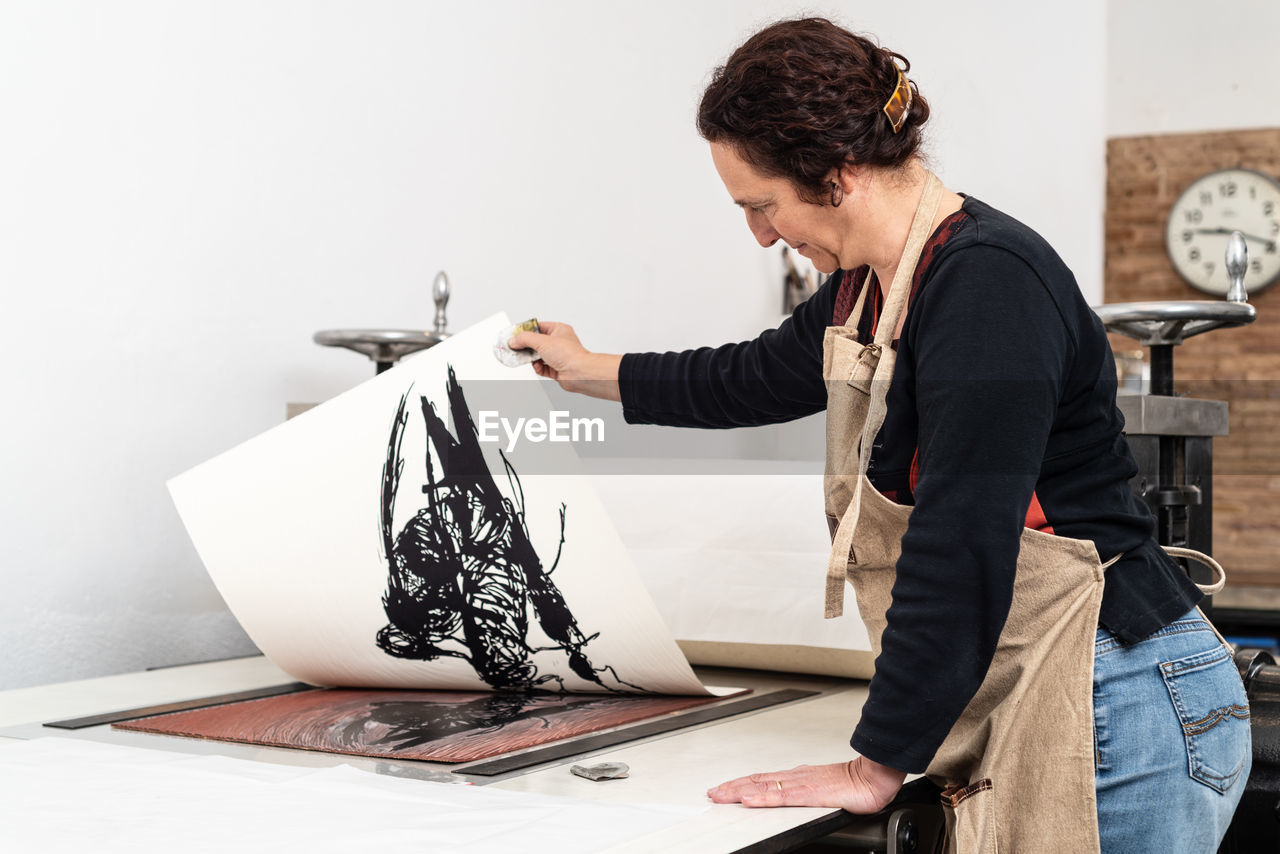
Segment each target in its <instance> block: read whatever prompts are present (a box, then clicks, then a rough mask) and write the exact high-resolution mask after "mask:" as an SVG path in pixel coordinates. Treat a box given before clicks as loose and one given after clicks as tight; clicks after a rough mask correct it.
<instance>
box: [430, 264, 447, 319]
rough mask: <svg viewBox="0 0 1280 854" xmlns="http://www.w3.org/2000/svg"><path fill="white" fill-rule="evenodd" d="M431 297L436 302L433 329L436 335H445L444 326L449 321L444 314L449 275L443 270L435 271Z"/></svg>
mask: <svg viewBox="0 0 1280 854" xmlns="http://www.w3.org/2000/svg"><path fill="white" fill-rule="evenodd" d="M431 299H433V300H435V304H436V319H435V327H434V331H435V333H436V334H437V335H445V334H447V333H446V332H445V327H446V326H448V324H449V321H448V320H447V319H446V318H445V316H444V309H445V306H447V305H448V304H449V277H448V276H447V275H446V274H445V272H444V270H441V271H440V272H439V273H436V280H435V281H434V282H432V284H431Z"/></svg>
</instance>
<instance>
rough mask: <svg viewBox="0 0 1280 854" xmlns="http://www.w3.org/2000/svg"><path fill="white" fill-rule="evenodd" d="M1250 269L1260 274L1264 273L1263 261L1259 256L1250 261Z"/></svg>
mask: <svg viewBox="0 0 1280 854" xmlns="http://www.w3.org/2000/svg"><path fill="white" fill-rule="evenodd" d="M1249 269H1250V270H1252V271H1253V272H1255V273H1257V274H1258V275H1259V276H1261V275H1262V262H1261V261H1259V260H1258V259H1257V258H1254V259H1253V260H1252V261H1250V262H1249Z"/></svg>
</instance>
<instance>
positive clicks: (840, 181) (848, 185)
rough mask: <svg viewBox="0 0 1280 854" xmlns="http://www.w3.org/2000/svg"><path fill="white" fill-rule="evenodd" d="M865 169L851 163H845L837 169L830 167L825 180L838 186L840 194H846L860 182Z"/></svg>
mask: <svg viewBox="0 0 1280 854" xmlns="http://www.w3.org/2000/svg"><path fill="white" fill-rule="evenodd" d="M865 172H866V170H865V169H863V168H862V167H860V166H855V165H854V164H852V163H845V164H844V165H843V166H841V167H840V168H839V169H832V170H831V174H830V175H828V176H827V180H828V181H830V182H831V183H833V184H835V185H836V186H837V187H839V188H840V192H841V194H842V195H848V194H849V193H851V192H853V190H854V189H855V188H857V187H858V185H859V184H860V183H861V182H862V179H863V176H864V174H865Z"/></svg>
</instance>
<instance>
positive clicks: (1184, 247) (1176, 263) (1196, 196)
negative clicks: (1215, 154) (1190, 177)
mask: <svg viewBox="0 0 1280 854" xmlns="http://www.w3.org/2000/svg"><path fill="white" fill-rule="evenodd" d="M1233 231H1239V232H1241V233H1242V234H1243V235H1244V240H1245V246H1246V247H1248V250H1249V264H1248V268H1247V270H1246V271H1245V276H1244V286H1245V290H1247V291H1248V292H1249V293H1250V294H1252V293H1254V292H1255V291H1260V290H1262V289H1263V288H1265V287H1267V286H1268V285H1270V284H1272V283H1273V282H1275V281H1276V280H1277V279H1280V251H1277V246H1276V243H1277V241H1280V182H1277V181H1276V179H1275V178H1272V177H1271V176H1270V175H1264V174H1263V173H1261V172H1254V171H1252V170H1250V169H1223V170H1222V171H1219V172H1210V173H1209V174H1208V175H1204V176H1202V177H1200V178H1198V179H1197V180H1196V181H1195V183H1193V184H1192V185H1191V186H1190V187H1187V189H1186V190H1184V191H1183V193H1182V195H1181V196H1179V197H1178V200H1177V201H1176V202H1174V203H1173V208H1172V210H1170V211H1169V222H1168V225H1167V226H1166V227H1165V248H1166V250H1167V251H1168V253H1169V260H1170V261H1171V262H1173V268H1174V269H1175V270H1177V271H1178V273H1179V274H1180V275H1181V276H1182V278H1184V279H1186V280H1187V283H1188V284H1190V285H1191V286H1192V287H1194V288H1197V289H1199V290H1202V291H1205V292H1206V293H1210V294H1214V295H1217V296H1222V295H1225V294H1226V292H1227V288H1228V287H1229V286H1230V284H1231V283H1230V281H1228V279H1227V265H1226V261H1225V258H1226V253H1227V239H1228V238H1229V237H1230V236H1231V232H1233Z"/></svg>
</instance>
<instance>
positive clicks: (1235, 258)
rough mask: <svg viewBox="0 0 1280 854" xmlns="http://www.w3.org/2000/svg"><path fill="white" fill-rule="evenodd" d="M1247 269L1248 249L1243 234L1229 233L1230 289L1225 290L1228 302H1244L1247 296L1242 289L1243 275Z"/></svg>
mask: <svg viewBox="0 0 1280 854" xmlns="http://www.w3.org/2000/svg"><path fill="white" fill-rule="evenodd" d="M1248 269H1249V247H1248V245H1246V244H1245V242H1244V234H1243V233H1242V232H1239V231H1233V232H1231V236H1230V237H1228V238H1227V278H1228V279H1229V280H1230V282H1231V287H1229V288H1227V301H1228V302H1245V301H1246V300H1248V299H1249V294H1248V293H1247V292H1246V291H1245V289H1244V274H1245V271H1247V270H1248Z"/></svg>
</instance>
